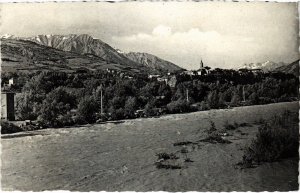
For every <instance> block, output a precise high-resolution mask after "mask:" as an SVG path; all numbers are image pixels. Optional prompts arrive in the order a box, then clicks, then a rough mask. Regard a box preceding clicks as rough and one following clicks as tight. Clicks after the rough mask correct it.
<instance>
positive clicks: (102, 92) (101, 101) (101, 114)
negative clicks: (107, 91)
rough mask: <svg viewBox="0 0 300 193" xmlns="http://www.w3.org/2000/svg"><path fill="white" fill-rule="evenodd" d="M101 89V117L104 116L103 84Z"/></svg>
mask: <svg viewBox="0 0 300 193" xmlns="http://www.w3.org/2000/svg"><path fill="white" fill-rule="evenodd" d="M99 89H100V108H101V111H100V112H101V115H103V86H102V84H101V85H100V86H99Z"/></svg>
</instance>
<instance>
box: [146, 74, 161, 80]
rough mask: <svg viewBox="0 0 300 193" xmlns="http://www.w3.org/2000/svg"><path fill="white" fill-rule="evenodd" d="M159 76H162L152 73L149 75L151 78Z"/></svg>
mask: <svg viewBox="0 0 300 193" xmlns="http://www.w3.org/2000/svg"><path fill="white" fill-rule="evenodd" d="M159 77H160V75H159V74H150V75H149V76H148V78H149V79H152V78H159Z"/></svg>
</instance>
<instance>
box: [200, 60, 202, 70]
mask: <svg viewBox="0 0 300 193" xmlns="http://www.w3.org/2000/svg"><path fill="white" fill-rule="evenodd" d="M200 69H203V62H202V59H201V62H200Z"/></svg>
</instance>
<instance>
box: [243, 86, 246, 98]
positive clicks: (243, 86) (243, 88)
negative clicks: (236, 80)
mask: <svg viewBox="0 0 300 193" xmlns="http://www.w3.org/2000/svg"><path fill="white" fill-rule="evenodd" d="M243 102H246V97H245V85H243Z"/></svg>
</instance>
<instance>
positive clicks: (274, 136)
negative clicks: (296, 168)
mask: <svg viewBox="0 0 300 193" xmlns="http://www.w3.org/2000/svg"><path fill="white" fill-rule="evenodd" d="M297 116H298V115H295V114H291V113H289V112H285V113H284V114H282V115H281V116H275V117H274V118H273V119H272V120H271V121H270V122H265V123H264V124H263V125H262V126H261V127H260V128H259V130H258V134H257V136H256V139H255V140H253V142H252V143H251V145H250V146H249V147H248V148H246V150H245V154H244V156H243V161H242V163H249V162H250V163H260V162H273V161H278V160H280V159H282V158H288V157H293V156H298V147H299V131H298V118H297Z"/></svg>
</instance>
